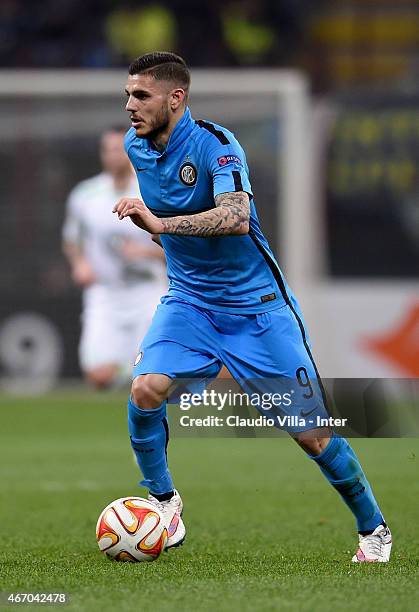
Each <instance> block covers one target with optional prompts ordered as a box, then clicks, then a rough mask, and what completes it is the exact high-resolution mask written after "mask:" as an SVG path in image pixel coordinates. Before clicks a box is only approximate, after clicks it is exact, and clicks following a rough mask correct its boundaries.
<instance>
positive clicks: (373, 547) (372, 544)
mask: <svg viewBox="0 0 419 612" xmlns="http://www.w3.org/2000/svg"><path fill="white" fill-rule="evenodd" d="M363 543H366V544H367V549H368V552H369V553H372V554H373V555H375V556H377V557H381V555H382V552H383V545H384V536H382V535H381V534H380V535H378V534H376V535H369V536H366V538H365V540H364V542H363Z"/></svg>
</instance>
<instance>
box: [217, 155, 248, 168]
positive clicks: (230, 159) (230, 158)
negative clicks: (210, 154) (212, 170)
mask: <svg viewBox="0 0 419 612" xmlns="http://www.w3.org/2000/svg"><path fill="white" fill-rule="evenodd" d="M217 161H218V165H219V166H225V165H226V164H239V165H240V166H241V165H242V160H241V159H240V157H237V155H223V156H222V157H219V158H218V159H217Z"/></svg>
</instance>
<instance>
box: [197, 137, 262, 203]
mask: <svg viewBox="0 0 419 612" xmlns="http://www.w3.org/2000/svg"><path fill="white" fill-rule="evenodd" d="M207 163H208V168H209V172H210V174H211V176H212V180H213V189H214V197H215V196H217V195H219V194H220V193H228V192H232V191H245V192H247V193H248V194H249V196H252V195H253V194H252V187H251V185H250V181H249V174H248V169H247V163H246V157H245V154H244V151H243V149H242V148H241V146H240V145H239V143H238V142H237V141H235V142H229V143H228V144H224V145H223V144H222V143H221V142H220V143H219V145H215V146H213V147H211V148H210V149H209V150H208V153H207Z"/></svg>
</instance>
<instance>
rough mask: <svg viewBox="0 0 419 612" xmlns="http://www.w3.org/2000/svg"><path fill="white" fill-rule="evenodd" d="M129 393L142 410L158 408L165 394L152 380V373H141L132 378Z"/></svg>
mask: <svg viewBox="0 0 419 612" xmlns="http://www.w3.org/2000/svg"><path fill="white" fill-rule="evenodd" d="M131 394H132V398H133V400H134V403H135V404H136V405H137V406H139V407H140V408H143V409H144V410H148V409H151V408H158V407H159V406H160V405H161V403H162V402H163V400H164V399H165V394H164V393H162V389H161V388H160V387H159V385H158V384H157V383H156V381H155V380H154V375H153V374H143V375H142V376H137V378H134V380H133V383H132V386H131Z"/></svg>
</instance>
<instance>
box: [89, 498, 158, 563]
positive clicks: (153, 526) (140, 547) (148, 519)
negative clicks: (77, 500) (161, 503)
mask: <svg viewBox="0 0 419 612" xmlns="http://www.w3.org/2000/svg"><path fill="white" fill-rule="evenodd" d="M96 540H97V543H98V545H99V548H100V550H101V551H102V552H103V553H104V554H105V555H106V556H107V557H109V558H111V559H115V560H116V561H154V560H155V559H157V557H158V556H159V555H160V553H162V552H163V550H164V549H165V547H166V543H167V529H166V525H165V523H164V517H163V515H162V513H161V512H160V510H159V509H158V508H157V507H156V506H155V505H154V504H152V503H151V502H149V501H148V500H147V499H143V498H142V497H121V498H120V499H116V500H115V501H113V502H112V503H110V504H109V505H108V506H106V508H105V509H104V510H103V512H102V513H101V515H100V516H99V519H98V521H97V525H96Z"/></svg>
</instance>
